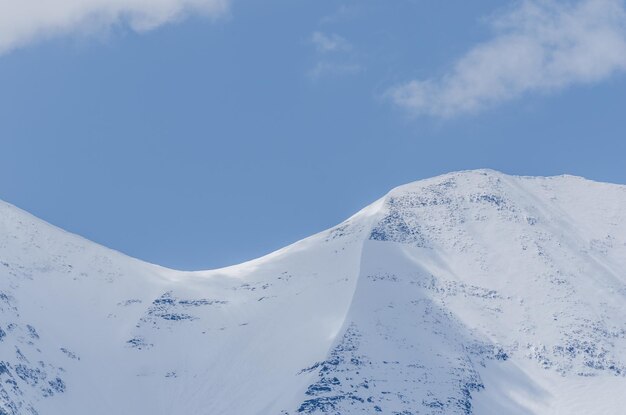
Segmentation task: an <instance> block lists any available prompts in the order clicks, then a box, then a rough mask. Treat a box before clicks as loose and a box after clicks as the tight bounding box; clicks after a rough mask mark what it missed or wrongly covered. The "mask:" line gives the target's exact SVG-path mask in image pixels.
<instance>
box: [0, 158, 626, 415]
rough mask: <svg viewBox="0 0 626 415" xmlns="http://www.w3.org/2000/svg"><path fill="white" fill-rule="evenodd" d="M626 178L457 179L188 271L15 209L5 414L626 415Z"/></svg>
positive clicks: (3, 287)
mask: <svg viewBox="0 0 626 415" xmlns="http://www.w3.org/2000/svg"><path fill="white" fill-rule="evenodd" d="M625 300H626V187H625V186H619V185H612V184H605V183H596V182H591V181H588V180H585V179H582V178H578V177H572V176H559V177H549V178H541V177H512V176H507V175H504V174H501V173H498V172H494V171H489V170H479V171H469V172H460V173H452V174H448V175H444V176H440V177H436V178H433V179H429V180H424V181H419V182H415V183H411V184H408V185H405V186H401V187H398V188H396V189H394V190H392V191H391V192H390V193H388V194H387V195H386V196H385V197H384V198H382V199H380V200H379V201H377V202H375V203H374V204H372V205H371V206H369V207H367V208H365V209H364V210H362V211H361V212H359V213H357V214H356V215H354V216H353V217H351V218H350V219H348V220H346V221H345V222H343V223H342V224H340V225H338V226H336V227H335V228H332V229H330V230H328V231H325V232H322V233H319V234H317V235H314V236H312V237H310V238H307V239H304V240H302V241H300V242H297V243H295V244H293V245H291V246H288V247H286V248H284V249H282V250H280V251H277V252H275V253H273V254H270V255H268V256H266V257H263V258H260V259H257V260H254V261H250V262H246V263H244V264H240V265H236V266H233V267H229V268H223V269H218V270H212V271H201V272H181V271H174V270H169V269H165V268H162V267H158V266H155V265H151V264H147V263H144V262H141V261H138V260H136V259H133V258H129V257H127V256H124V255H122V254H120V253H118V252H115V251H112V250H109V249H106V248H104V247H101V246H99V245H96V244H93V243H91V242H89V241H87V240H84V239H82V238H80V237H77V236H75V235H72V234H68V233H66V232H64V231H62V230H60V229H58V228H55V227H53V226H51V225H48V224H46V223H44V222H42V221H40V220H38V219H37V218H34V217H33V216H31V215H29V214H27V213H25V212H23V211H21V210H19V209H17V208H15V207H13V206H11V205H8V204H5V203H0V415H17V414H20V415H21V414H40V415H49V414H53V415H55V414H63V415H67V414H70V415H72V414H80V415H83V414H91V415H104V414H106V415H110V414H135V415H148V414H150V415H158V414H164V415H172V414H198V415H204V414H206V415H221V414H225V415H256V414H259V415H266V414H268V415H296V414H322V413H326V414H340V415H353V414H374V413H382V414H399V415H400V414H401V415H416V414H583V413H584V414H603V415H606V414H623V413H624V408H626V393H624V391H626V306H625Z"/></svg>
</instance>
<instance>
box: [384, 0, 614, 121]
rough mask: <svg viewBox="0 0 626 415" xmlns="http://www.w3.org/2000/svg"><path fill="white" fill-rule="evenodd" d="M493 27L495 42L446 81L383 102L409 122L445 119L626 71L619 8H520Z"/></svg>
mask: <svg viewBox="0 0 626 415" xmlns="http://www.w3.org/2000/svg"><path fill="white" fill-rule="evenodd" d="M492 23H493V26H494V28H495V36H494V37H493V38H492V39H491V40H489V41H487V42H485V43H482V44H479V45H477V46H476V47H474V48H473V49H471V50H469V51H468V52H467V53H466V54H465V55H464V56H462V57H461V58H460V59H459V60H458V61H457V62H456V63H455V65H454V66H453V68H452V70H451V71H449V72H448V73H447V74H445V75H443V76H442V77H440V78H434V79H426V80H414V81H411V82H408V83H406V84H404V85H400V86H397V87H395V88H392V89H391V90H389V91H388V96H389V97H391V99H392V100H393V101H394V102H395V103H396V104H398V105H400V106H402V107H404V108H406V109H407V110H409V111H410V112H411V113H412V114H414V115H428V116H436V117H452V116H455V115H459V114H463V113H475V112H477V111H480V110H483V109H485V108H488V107H491V106H494V105H496V104H498V103H501V102H503V101H507V100H511V99H515V98H518V97H520V96H522V95H524V94H526V93H531V92H552V91H557V90H560V89H563V88H566V87H568V86H571V85H574V84H589V83H594V82H598V81H601V80H604V79H606V78H608V77H609V76H611V75H612V74H614V73H616V72H620V71H626V10H625V9H624V4H623V1H622V0H578V1H575V2H572V1H566V0H565V1H560V2H558V1H554V0H527V1H524V2H522V3H521V5H518V6H516V7H515V8H512V9H509V10H508V11H507V12H506V13H504V14H500V15H499V16H497V17H496V18H495V19H493V20H492Z"/></svg>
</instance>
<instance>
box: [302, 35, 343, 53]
mask: <svg viewBox="0 0 626 415" xmlns="http://www.w3.org/2000/svg"><path fill="white" fill-rule="evenodd" d="M311 42H312V43H313V45H315V49H317V51H318V52H322V53H327V52H340V51H348V50H350V49H351V48H352V45H351V44H350V42H348V41H347V40H346V39H344V38H343V37H341V36H339V35H337V34H335V33H332V34H325V33H322V32H314V33H313V34H312V35H311Z"/></svg>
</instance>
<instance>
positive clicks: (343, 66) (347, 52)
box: [307, 32, 363, 79]
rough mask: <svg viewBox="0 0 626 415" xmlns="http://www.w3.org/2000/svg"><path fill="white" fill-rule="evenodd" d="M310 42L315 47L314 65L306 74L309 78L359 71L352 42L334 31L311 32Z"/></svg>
mask: <svg viewBox="0 0 626 415" xmlns="http://www.w3.org/2000/svg"><path fill="white" fill-rule="evenodd" d="M310 43H311V44H312V45H313V46H314V47H315V52H316V53H315V55H316V56H315V65H314V66H313V68H311V69H310V70H309V71H308V73H307V75H308V76H309V78H311V79H319V78H322V77H325V76H344V75H352V74H356V73H358V72H361V70H362V69H363V68H362V67H361V65H359V64H358V63H356V62H355V61H354V53H353V47H352V44H351V43H350V42H349V41H348V40H347V39H346V38H344V37H342V36H339V35H338V34H336V33H323V32H313V34H312V35H311V38H310Z"/></svg>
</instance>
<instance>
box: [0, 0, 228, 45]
mask: <svg viewBox="0 0 626 415" xmlns="http://www.w3.org/2000/svg"><path fill="white" fill-rule="evenodd" d="M228 3H229V0H0V54H1V53H6V52H8V51H10V50H12V49H15V48H17V47H20V46H23V45H26V44H28V43H31V42H35V41H38V40H40V39H43V38H49V37H54V36H58V35H65V34H71V33H76V32H82V33H85V32H87V33H89V32H94V31H98V30H102V29H106V28H109V27H112V26H116V25H127V26H128V27H130V28H131V29H132V30H135V31H138V32H143V31H147V30H151V29H154V28H156V27H158V26H160V25H162V24H165V23H168V22H171V21H174V20H178V19H181V18H183V17H184V16H185V15H187V14H189V13H196V14H202V15H206V16H209V17H215V16H218V15H220V14H222V13H224V12H225V11H226V9H227V7H228Z"/></svg>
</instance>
